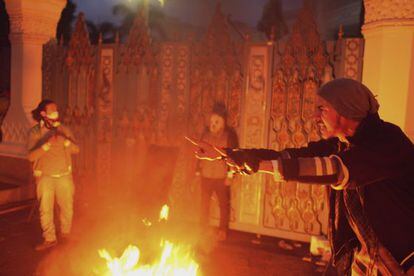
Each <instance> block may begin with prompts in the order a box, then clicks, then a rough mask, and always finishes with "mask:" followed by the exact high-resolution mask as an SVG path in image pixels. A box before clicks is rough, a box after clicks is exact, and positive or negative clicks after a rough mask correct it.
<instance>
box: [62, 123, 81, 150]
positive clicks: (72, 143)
mask: <svg viewBox="0 0 414 276" xmlns="http://www.w3.org/2000/svg"><path fill="white" fill-rule="evenodd" d="M58 131H62V133H63V136H64V138H65V141H64V142H63V143H64V146H65V147H66V148H68V149H69V151H70V153H72V154H77V153H79V146H78V145H77V144H76V140H75V137H74V135H73V133H72V131H71V130H70V128H68V127H66V126H63V127H60V128H59V129H58Z"/></svg>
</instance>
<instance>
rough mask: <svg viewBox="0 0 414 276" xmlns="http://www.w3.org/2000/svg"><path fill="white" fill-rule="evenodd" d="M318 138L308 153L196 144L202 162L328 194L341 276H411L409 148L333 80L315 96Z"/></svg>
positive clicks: (360, 90)
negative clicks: (218, 163)
mask: <svg viewBox="0 0 414 276" xmlns="http://www.w3.org/2000/svg"><path fill="white" fill-rule="evenodd" d="M318 96H319V99H318V104H317V111H316V123H317V124H318V126H319V127H320V131H321V134H322V136H323V138H324V139H322V140H320V141H317V142H311V143H309V144H308V146H307V147H303V148H297V149H296V148H292V149H285V150H283V151H281V152H278V151H273V150H268V149H223V148H220V147H218V146H212V145H211V143H207V142H200V143H199V147H200V148H201V149H202V151H199V152H198V153H197V155H198V157H199V158H201V159H204V160H216V159H220V160H222V159H223V158H225V159H227V162H228V164H230V165H232V166H234V167H235V169H236V170H238V171H239V172H241V173H242V174H252V173H255V172H263V173H269V174H272V175H273V177H274V178H275V181H280V182H284V181H299V182H301V183H311V184H319V185H327V186H328V187H329V188H328V189H327V190H328V193H329V197H328V198H329V206H330V208H329V228H328V236H329V239H330V243H331V247H332V254H333V256H332V258H333V264H334V265H335V266H336V267H339V268H342V270H341V272H340V274H341V275H343V274H344V275H390V276H391V275H414V234H413V233H414V204H413V203H414V176H413V171H414V145H413V143H412V142H411V141H410V139H409V138H408V137H407V136H406V135H405V134H404V133H403V132H402V131H401V129H400V128H399V127H398V126H396V125H393V124H391V123H388V122H384V121H383V120H381V119H380V117H379V115H378V109H379V104H378V102H377V100H376V98H375V96H374V95H373V94H372V92H371V91H370V90H369V89H368V88H367V87H366V86H364V85H363V84H361V83H359V82H357V81H355V80H351V79H336V80H333V81H331V82H328V83H326V84H325V85H323V86H322V87H321V88H320V90H319V92H318Z"/></svg>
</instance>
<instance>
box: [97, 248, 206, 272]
mask: <svg viewBox="0 0 414 276" xmlns="http://www.w3.org/2000/svg"><path fill="white" fill-rule="evenodd" d="M161 247H162V253H161V257H160V259H159V260H158V262H156V263H155V264H152V265H139V264H138V262H139V257H140V251H139V249H138V247H136V246H133V245H129V246H128V247H127V248H126V249H125V251H124V253H123V254H122V256H121V257H120V258H113V257H111V255H110V254H109V253H108V251H106V250H105V249H102V250H99V256H100V257H101V258H103V259H105V260H106V261H107V264H106V266H107V268H108V273H107V274H105V275H108V276H110V275H111V276H169V275H174V276H175V275H180V276H196V275H197V272H198V268H199V265H198V264H197V263H196V262H195V261H194V260H193V259H192V257H191V254H190V251H189V250H188V249H186V248H185V247H182V246H177V245H174V244H173V243H172V242H169V241H163V242H161Z"/></svg>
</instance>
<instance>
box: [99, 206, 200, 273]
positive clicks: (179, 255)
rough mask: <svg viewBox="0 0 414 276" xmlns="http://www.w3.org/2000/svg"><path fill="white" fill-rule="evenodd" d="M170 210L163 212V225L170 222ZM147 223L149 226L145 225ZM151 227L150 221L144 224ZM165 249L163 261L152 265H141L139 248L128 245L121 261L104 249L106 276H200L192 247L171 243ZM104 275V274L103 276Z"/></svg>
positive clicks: (160, 219)
mask: <svg viewBox="0 0 414 276" xmlns="http://www.w3.org/2000/svg"><path fill="white" fill-rule="evenodd" d="M168 216H169V207H168V205H164V206H163V207H162V208H161V211H160V216H159V220H158V221H159V222H162V221H167V220H168ZM144 221H145V222H144ZM143 222H144V224H145V225H146V226H148V227H150V226H151V225H152V223H151V222H150V221H148V219H144V220H143ZM160 247H161V248H162V250H161V254H160V256H159V258H157V260H156V261H155V262H153V263H152V264H144V263H139V262H140V257H141V251H140V250H139V248H138V247H137V246H134V245H128V246H127V248H126V249H125V250H124V252H123V253H122V255H121V257H112V256H111V254H109V252H108V251H107V250H106V249H101V250H99V251H98V254H99V256H100V257H101V258H103V259H105V260H106V268H107V270H106V271H105V272H104V274H103V275H105V276H136V275H137V276H155V275H156V276H169V275H180V276H196V275H198V272H199V265H198V264H197V262H196V261H194V259H193V257H192V256H193V251H192V248H191V246H187V245H175V244H174V243H172V242H170V241H168V240H163V239H162V240H161V243H160ZM101 275H102V274H101Z"/></svg>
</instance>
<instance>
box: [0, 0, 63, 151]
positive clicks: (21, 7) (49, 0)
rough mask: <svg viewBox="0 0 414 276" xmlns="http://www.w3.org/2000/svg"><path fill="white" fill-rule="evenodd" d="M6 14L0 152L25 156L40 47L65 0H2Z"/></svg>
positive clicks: (37, 90) (36, 97)
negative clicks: (5, 102) (7, 64)
mask: <svg viewBox="0 0 414 276" xmlns="http://www.w3.org/2000/svg"><path fill="white" fill-rule="evenodd" d="M5 3H6V10H7V12H8V14H9V18H10V42H11V85H10V86H11V103H10V108H9V111H8V112H7V115H6V118H5V120H4V122H3V126H2V130H3V138H4V139H3V143H2V144H0V155H3V156H11V157H21V158H24V157H25V156H26V143H27V133H28V130H29V128H30V127H31V126H32V125H33V121H32V118H31V114H30V111H31V110H33V109H34V108H35V107H36V105H37V104H38V103H39V101H40V100H41V97H42V47H43V44H44V43H46V42H47V41H49V40H50V39H51V38H53V37H55V34H56V26H57V22H58V20H59V17H60V14H61V12H62V9H63V7H64V6H65V4H66V0H36V1H33V0H5Z"/></svg>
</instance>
